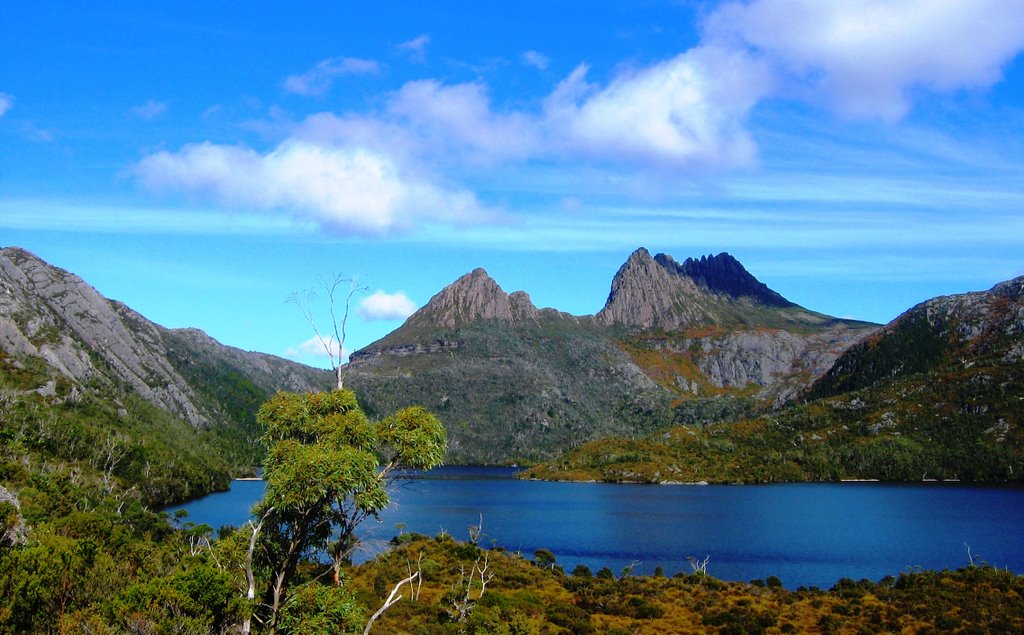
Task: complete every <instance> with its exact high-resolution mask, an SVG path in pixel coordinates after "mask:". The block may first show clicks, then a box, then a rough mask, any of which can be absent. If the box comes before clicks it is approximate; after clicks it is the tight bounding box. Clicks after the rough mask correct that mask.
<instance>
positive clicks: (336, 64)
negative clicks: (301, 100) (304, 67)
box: [284, 57, 380, 97]
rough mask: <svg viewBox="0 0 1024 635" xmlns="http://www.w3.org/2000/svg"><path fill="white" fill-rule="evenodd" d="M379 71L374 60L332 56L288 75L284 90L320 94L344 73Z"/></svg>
mask: <svg viewBox="0 0 1024 635" xmlns="http://www.w3.org/2000/svg"><path fill="white" fill-rule="evenodd" d="M379 72H380V64H379V63H378V62H376V61H374V60H364V59H359V58H357V57H332V58H330V59H326V60H323V61H322V62H319V63H317V65H316V66H314V67H313V68H311V69H309V70H308V71H306V72H305V73H302V74H300V75H290V76H288V78H286V79H285V80H284V90H285V92H288V93H292V94H295V95H302V96H305V97H312V96H317V95H322V94H324V93H326V92H327V91H328V90H330V88H331V84H333V83H334V80H335V79H337V78H338V77H342V76H344V75H373V74H375V73H379Z"/></svg>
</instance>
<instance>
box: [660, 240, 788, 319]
mask: <svg viewBox="0 0 1024 635" xmlns="http://www.w3.org/2000/svg"><path fill="white" fill-rule="evenodd" d="M654 260H655V261H657V262H658V264H660V265H661V266H663V267H665V268H666V269H667V270H669V271H671V272H673V273H675V274H677V275H681V276H686V277H688V278H690V279H692V280H693V281H694V282H696V283H697V284H698V285H700V286H702V287H704V288H706V289H708V290H709V291H711V292H713V293H721V294H724V295H727V296H730V297H732V298H744V297H746V298H750V299H752V300H754V301H756V302H759V303H761V304H765V305H768V306H775V307H790V306H796V305H795V304H793V303H792V302H790V301H789V300H787V299H786V298H784V297H782V296H781V295H780V294H779V293H776V292H775V291H772V290H771V289H769V288H768V285H766V284H765V283H763V282H761V281H760V280H758V279H757V278H755V277H754V276H753V275H752V274H751V273H750V272H749V271H747V270H746V268H745V267H744V266H743V265H742V264H740V261H739V260H736V259H735V258H734V257H732V256H731V255H729V254H728V253H726V252H722V253H720V254H718V255H717V256H711V255H707V256H701V257H700V258H699V259H698V258H687V259H686V260H685V261H684V262H683V264H679V263H678V262H676V261H675V260H674V259H673V258H672V256H669V255H668V254H658V255H657V256H655V257H654Z"/></svg>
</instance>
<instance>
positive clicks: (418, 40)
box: [396, 34, 430, 64]
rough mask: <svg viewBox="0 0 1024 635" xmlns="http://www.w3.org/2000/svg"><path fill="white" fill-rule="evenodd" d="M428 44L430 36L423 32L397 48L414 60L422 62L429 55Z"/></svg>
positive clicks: (418, 62)
mask: <svg viewBox="0 0 1024 635" xmlns="http://www.w3.org/2000/svg"><path fill="white" fill-rule="evenodd" d="M427 44H430V36H429V35H426V34H423V35H418V36H416V37H414V38H413V39H411V40H408V41H406V42H402V43H401V44H399V45H398V46H397V47H396V48H397V49H398V50H399V51H403V52H405V53H406V54H407V55H408V56H409V59H410V60H412V61H413V62H416V63H417V64H421V63H423V61H424V60H425V59H426V57H427Z"/></svg>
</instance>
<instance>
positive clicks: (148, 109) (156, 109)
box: [130, 99, 167, 121]
mask: <svg viewBox="0 0 1024 635" xmlns="http://www.w3.org/2000/svg"><path fill="white" fill-rule="evenodd" d="M130 112H131V114H132V115H133V116H135V117H138V118H139V119H142V120H143V121H153V120H154V119H156V118H157V117H159V116H161V115H163V114H164V113H165V112H167V103H166V102H162V101H156V100H154V99H150V100H149V101H147V102H146V103H144V104H142V105H140V106H135V107H134V108H132V109H131V111H130Z"/></svg>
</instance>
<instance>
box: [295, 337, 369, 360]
mask: <svg viewBox="0 0 1024 635" xmlns="http://www.w3.org/2000/svg"><path fill="white" fill-rule="evenodd" d="M339 352H340V353H341V355H342V356H341V357H339ZM351 353H352V351H350V350H348V349H344V350H341V351H339V350H338V341H337V340H335V339H334V338H333V337H326V338H324V339H322V340H321V339H320V338H319V337H317V336H315V335H314V336H313V337H311V338H309V339H308V340H306V341H305V342H303V343H301V344H299V345H298V346H295V347H292V348H289V349H288V350H286V351H285V353H284V354H285V356H286V357H289V358H291V359H301V358H303V357H322V358H324V359H334V360H337V359H342V360H345V359H348V356H349V355H350V354H351Z"/></svg>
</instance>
